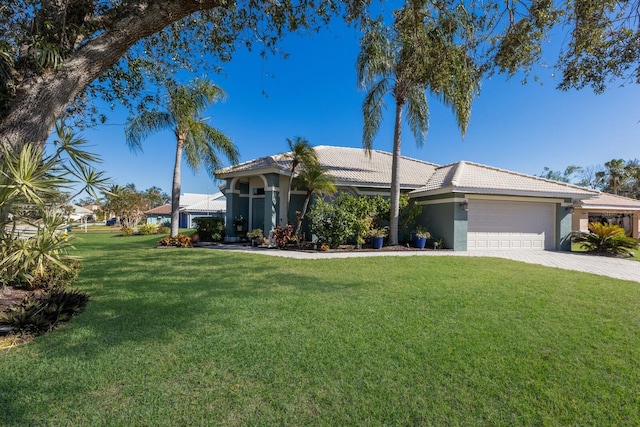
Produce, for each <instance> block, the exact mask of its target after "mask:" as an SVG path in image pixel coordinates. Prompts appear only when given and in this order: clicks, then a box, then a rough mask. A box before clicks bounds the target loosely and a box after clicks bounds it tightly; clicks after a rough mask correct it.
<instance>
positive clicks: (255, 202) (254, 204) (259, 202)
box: [249, 197, 269, 232]
mask: <svg viewBox="0 0 640 427" xmlns="http://www.w3.org/2000/svg"><path fill="white" fill-rule="evenodd" d="M255 228H260V229H261V230H263V231H264V232H267V231H269V230H265V229H264V197H259V198H258V197H254V198H252V199H251V224H250V227H249V231H251V230H253V229H255Z"/></svg>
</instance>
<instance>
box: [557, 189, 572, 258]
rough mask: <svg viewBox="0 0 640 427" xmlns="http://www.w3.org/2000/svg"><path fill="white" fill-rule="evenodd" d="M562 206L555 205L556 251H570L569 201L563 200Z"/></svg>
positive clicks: (570, 224)
mask: <svg viewBox="0 0 640 427" xmlns="http://www.w3.org/2000/svg"><path fill="white" fill-rule="evenodd" d="M564 205H565V206H563V204H562V203H556V236H555V240H556V250H558V251H571V228H572V220H573V218H572V216H573V215H572V213H571V209H570V207H571V200H565V203H564Z"/></svg>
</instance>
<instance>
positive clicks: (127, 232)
mask: <svg viewBox="0 0 640 427" xmlns="http://www.w3.org/2000/svg"><path fill="white" fill-rule="evenodd" d="M120 232H121V233H122V235H123V236H126V237H129V236H133V233H135V230H134V229H133V227H122V228H121V229H120Z"/></svg>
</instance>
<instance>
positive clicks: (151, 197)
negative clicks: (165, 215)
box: [144, 186, 171, 209]
mask: <svg viewBox="0 0 640 427" xmlns="http://www.w3.org/2000/svg"><path fill="white" fill-rule="evenodd" d="M144 195H145V197H146V198H147V200H148V201H149V209H153V208H157V207H158V206H162V205H164V204H167V203H169V202H170V201H171V196H169V195H168V194H167V193H165V192H164V191H162V188H160V187H156V186H153V187H150V188H147V189H146V190H145V191H144Z"/></svg>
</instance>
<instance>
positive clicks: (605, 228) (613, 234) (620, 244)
mask: <svg viewBox="0 0 640 427" xmlns="http://www.w3.org/2000/svg"><path fill="white" fill-rule="evenodd" d="M573 241H574V242H576V243H579V244H581V245H582V247H583V248H584V249H586V251H587V252H599V253H610V254H626V253H628V251H629V249H635V248H637V247H638V241H637V240H636V239H634V238H633V237H629V236H627V235H626V233H625V231H624V228H622V227H620V226H618V225H615V224H603V223H600V222H591V223H589V232H588V233H584V232H577V233H574V234H573Z"/></svg>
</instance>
